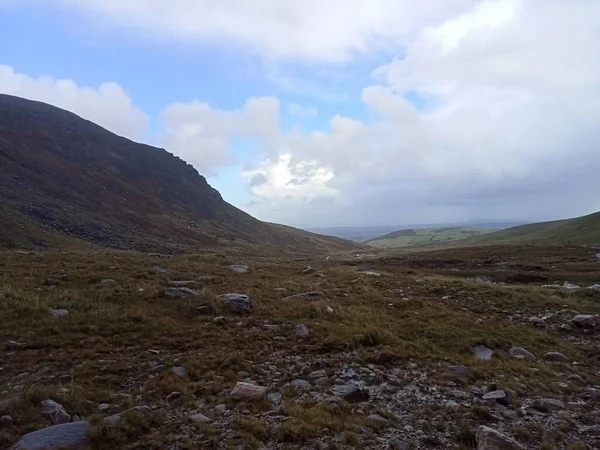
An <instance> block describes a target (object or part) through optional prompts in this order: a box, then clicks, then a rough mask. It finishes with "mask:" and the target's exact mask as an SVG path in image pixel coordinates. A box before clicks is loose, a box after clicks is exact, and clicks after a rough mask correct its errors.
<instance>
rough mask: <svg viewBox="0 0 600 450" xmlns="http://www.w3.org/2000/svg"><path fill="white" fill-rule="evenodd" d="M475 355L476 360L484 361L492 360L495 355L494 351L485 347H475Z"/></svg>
mask: <svg viewBox="0 0 600 450" xmlns="http://www.w3.org/2000/svg"><path fill="white" fill-rule="evenodd" d="M473 353H474V354H475V358H477V359H482V360H489V359H492V356H493V355H494V350H492V349H491V348H488V347H486V346H485V345H476V346H475V347H473Z"/></svg>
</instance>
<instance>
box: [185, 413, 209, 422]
mask: <svg viewBox="0 0 600 450" xmlns="http://www.w3.org/2000/svg"><path fill="white" fill-rule="evenodd" d="M190 420H191V421H192V422H194V423H197V424H202V423H211V422H212V419H211V418H209V417H206V416H205V415H204V414H202V413H196V414H192V415H191V416H190Z"/></svg>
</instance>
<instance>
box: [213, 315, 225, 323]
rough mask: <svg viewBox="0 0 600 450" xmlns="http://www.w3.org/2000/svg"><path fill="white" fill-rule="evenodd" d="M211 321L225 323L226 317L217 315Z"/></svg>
mask: <svg viewBox="0 0 600 450" xmlns="http://www.w3.org/2000/svg"><path fill="white" fill-rule="evenodd" d="M213 323H214V324H215V325H225V324H226V323H227V318H226V317H225V316H218V317H215V318H214V319H213Z"/></svg>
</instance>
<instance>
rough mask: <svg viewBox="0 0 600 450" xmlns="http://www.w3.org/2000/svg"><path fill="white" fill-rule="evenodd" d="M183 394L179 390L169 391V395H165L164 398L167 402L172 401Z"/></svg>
mask: <svg viewBox="0 0 600 450" xmlns="http://www.w3.org/2000/svg"><path fill="white" fill-rule="evenodd" d="M182 395H183V394H182V393H181V392H177V391H174V392H171V393H170V394H169V395H167V397H166V398H165V400H166V401H168V402H169V403H171V402H174V401H175V400H177V399H178V398H181V396H182Z"/></svg>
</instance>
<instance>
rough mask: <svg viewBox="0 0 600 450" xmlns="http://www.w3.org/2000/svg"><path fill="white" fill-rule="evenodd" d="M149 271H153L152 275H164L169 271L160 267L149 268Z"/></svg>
mask: <svg viewBox="0 0 600 450" xmlns="http://www.w3.org/2000/svg"><path fill="white" fill-rule="evenodd" d="M150 273H153V274H154V275H165V274H167V273H169V271H168V270H166V269H163V268H162V267H153V268H152V269H150Z"/></svg>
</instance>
